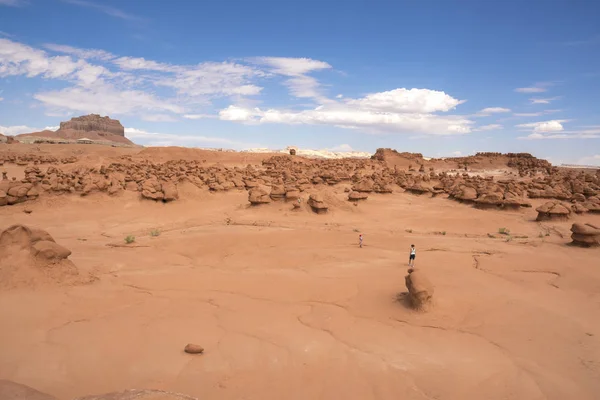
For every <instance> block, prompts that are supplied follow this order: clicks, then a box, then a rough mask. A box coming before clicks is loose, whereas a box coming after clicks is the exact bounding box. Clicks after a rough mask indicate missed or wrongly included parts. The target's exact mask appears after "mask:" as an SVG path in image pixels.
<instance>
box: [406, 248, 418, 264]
mask: <svg viewBox="0 0 600 400" xmlns="http://www.w3.org/2000/svg"><path fill="white" fill-rule="evenodd" d="M416 257H417V249H415V245H414V244H411V245H410V255H409V256H408V266H409V267H414V266H415V258H416Z"/></svg>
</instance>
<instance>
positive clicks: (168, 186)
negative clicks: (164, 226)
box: [161, 182, 179, 201]
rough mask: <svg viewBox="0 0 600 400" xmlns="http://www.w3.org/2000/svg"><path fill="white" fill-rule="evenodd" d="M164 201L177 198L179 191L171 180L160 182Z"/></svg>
mask: <svg viewBox="0 0 600 400" xmlns="http://www.w3.org/2000/svg"><path fill="white" fill-rule="evenodd" d="M161 189H162V192H163V199H164V201H173V200H177V199H178V198H179V191H178V190H177V185H176V184H175V183H173V182H163V183H162V184H161Z"/></svg>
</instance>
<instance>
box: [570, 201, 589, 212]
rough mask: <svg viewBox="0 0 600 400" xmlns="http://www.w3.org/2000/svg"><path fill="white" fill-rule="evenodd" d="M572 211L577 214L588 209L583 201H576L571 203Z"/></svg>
mask: <svg viewBox="0 0 600 400" xmlns="http://www.w3.org/2000/svg"><path fill="white" fill-rule="evenodd" d="M571 211H573V212H574V213H575V214H583V213H586V212H588V209H587V208H585V206H584V205H583V204H581V203H574V204H572V205H571Z"/></svg>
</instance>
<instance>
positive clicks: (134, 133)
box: [125, 128, 260, 150]
mask: <svg viewBox="0 0 600 400" xmlns="http://www.w3.org/2000/svg"><path fill="white" fill-rule="evenodd" d="M125 136H126V137H128V138H129V139H131V140H132V141H133V142H135V143H138V144H142V145H146V146H190V147H203V146H206V147H218V148H223V147H226V148H231V149H235V150H243V149H247V148H253V147H260V145H257V144H255V143H244V142H239V141H236V140H230V139H225V138H220V137H210V136H201V135H192V134H182V135H175V134H171V133H157V132H148V131H145V130H142V129H136V128H125Z"/></svg>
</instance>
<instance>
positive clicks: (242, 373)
mask: <svg viewBox="0 0 600 400" xmlns="http://www.w3.org/2000/svg"><path fill="white" fill-rule="evenodd" d="M339 196H340V198H343V196H344V193H343V192H342V193H339ZM246 197H247V196H246V194H245V193H226V194H218V195H210V196H206V197H205V198H203V199H202V200H198V201H197V200H194V199H186V198H183V199H181V201H178V202H176V203H173V204H170V205H169V206H168V207H165V206H164V205H162V204H154V203H148V202H139V201H138V200H137V199H135V198H133V197H131V198H129V197H127V196H126V194H124V195H123V196H122V197H120V198H113V199H108V198H105V197H102V196H92V197H90V198H88V199H86V202H85V203H84V202H81V201H80V200H77V201H73V202H69V200H67V199H64V200H61V201H62V207H59V208H53V209H51V208H44V207H43V206H42V205H36V204H31V205H29V206H30V207H32V208H34V212H33V213H32V214H31V215H28V216H27V220H28V222H27V223H28V224H32V225H38V226H40V227H43V228H44V229H47V230H48V231H49V232H51V233H52V234H53V235H54V236H55V237H56V238H57V240H59V241H60V242H61V243H62V244H64V245H65V246H66V247H68V248H69V249H71V250H72V252H73V255H72V256H71V260H72V261H73V262H74V263H75V264H76V265H77V266H78V267H79V268H80V269H81V270H82V271H89V272H92V273H94V274H95V275H96V276H97V277H98V278H99V279H98V280H97V281H95V282H93V283H91V284H88V285H81V286H68V287H64V286H56V287H52V286H44V287H37V288H35V289H27V288H25V289H15V290H11V291H4V292H1V293H0V321H2V325H3V327H2V329H1V330H0V378H4V379H11V380H14V381H16V382H20V383H24V384H27V385H29V386H32V387H34V388H36V389H38V390H41V391H43V392H47V393H49V394H52V395H54V396H56V397H58V398H59V399H64V400H70V399H72V398H74V397H77V396H84V395H89V394H94V393H105V392H111V391H118V390H123V389H127V388H134V387H137V388H142V387H143V388H155V389H162V390H169V391H175V392H181V393H186V394H189V395H193V396H197V397H198V398H200V399H216V398H218V399H283V398H285V399H321V398H322V399H332V398H346V399H361V400H362V399H398V398H402V399H414V400H423V399H444V400H446V399H461V400H464V399H490V400H494V399H524V398H526V399H532V400H537V399H540V400H541V399H557V400H558V399H561V400H562V399H565V398H573V399H575V398H576V399H581V400H586V399H590V400H592V399H595V398H597V393H599V392H600V364H599V360H600V341H599V338H600V318H598V317H599V307H598V305H599V304H600V295H599V294H600V269H598V262H597V259H598V258H597V254H596V253H593V251H594V250H587V249H576V248H572V247H568V246H564V245H563V244H562V243H563V242H564V240H563V239H561V238H560V237H559V236H558V235H553V236H550V237H547V238H546V237H545V238H544V240H543V241H542V239H538V238H537V234H538V230H539V226H538V225H537V224H535V223H533V222H531V221H532V219H533V218H534V217H535V212H533V211H531V210H525V211H523V212H515V213H502V212H495V211H480V210H473V209H469V208H466V207H464V206H463V205H460V204H455V203H453V202H449V201H446V200H441V199H427V198H417V197H414V196H410V197H408V195H402V194H394V195H390V196H385V195H379V196H376V195H373V196H371V197H369V200H368V201H367V202H365V203H363V204H361V205H360V207H358V209H357V210H352V211H351V212H350V211H347V210H334V211H333V212H332V213H330V214H329V215H324V216H317V215H312V214H310V213H299V214H293V213H288V214H286V213H284V212H281V211H280V208H282V207H283V205H279V204H273V205H270V206H267V207H259V208H253V209H246V208H245V207H239V206H240V204H245V201H246ZM408 203H410V205H409V204H408ZM17 207H18V206H15V207H14V208H11V209H7V208H5V209H2V210H0V219H1V220H2V224H3V225H4V224H5V225H7V226H8V225H10V224H12V223H16V222H22V219H23V215H24V214H23V213H21V212H15V210H16V209H17ZM474 214H476V216H477V220H476V219H475V218H474V217H473V215H474ZM225 215H226V216H227V217H228V218H230V221H232V223H230V224H227V223H226V217H225ZM594 217H595V218H596V219H598V218H600V217H597V216H594ZM586 218H588V219H590V218H589V217H586ZM71 221H72V223H71ZM475 221H477V222H475ZM507 221H508V222H507ZM567 224H568V223H565V227H566V226H567ZM500 226H509V227H510V228H511V230H512V231H514V232H517V231H518V232H520V233H521V232H522V233H523V234H525V235H528V236H529V239H527V240H518V239H515V240H514V241H512V242H510V243H509V242H505V241H504V240H501V239H491V238H488V237H487V236H486V233H487V232H492V233H494V232H496V231H497V229H498V227H500ZM154 228H156V229H160V231H161V235H160V236H158V237H150V236H149V234H148V232H149V231H150V229H154ZM357 228H360V231H361V232H363V233H364V234H365V247H364V248H363V249H359V248H358V247H357V246H356V236H357V233H356V232H354V230H355V229H357ZM406 229H413V230H414V233H412V234H411V233H408V232H406ZM555 229H564V227H563V226H562V225H560V224H557V228H555ZM438 231H447V232H448V235H443V236H442V235H438V234H435V232H438ZM424 232H431V233H424ZM128 234H134V235H135V236H136V243H137V245H138V246H139V247H136V248H123V247H108V246H107V244H109V243H116V242H118V241H119V240H120V239H121V238H123V237H125V236H127V235H128ZM81 238H84V239H85V240H80V239H81ZM411 243H415V244H416V245H417V249H418V258H417V267H420V268H423V269H426V270H427V271H428V275H429V276H430V278H431V280H432V281H433V283H434V285H435V286H436V292H435V296H434V301H435V304H434V307H433V309H432V310H431V311H430V312H428V313H417V312H414V311H412V310H410V309H408V308H406V307H405V306H404V304H402V303H401V302H399V301H397V300H396V297H397V295H398V293H400V292H402V291H404V290H405V288H404V275H405V272H406V269H407V267H406V261H407V260H406V258H407V254H408V247H409V246H410V244H411ZM427 249H429V251H426V250H427ZM594 255H596V257H594ZM188 342H194V343H198V344H200V345H202V346H203V347H204V348H205V349H206V350H205V353H204V354H203V355H200V356H191V355H189V354H185V353H184V352H183V346H185V344H186V343H188Z"/></svg>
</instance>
